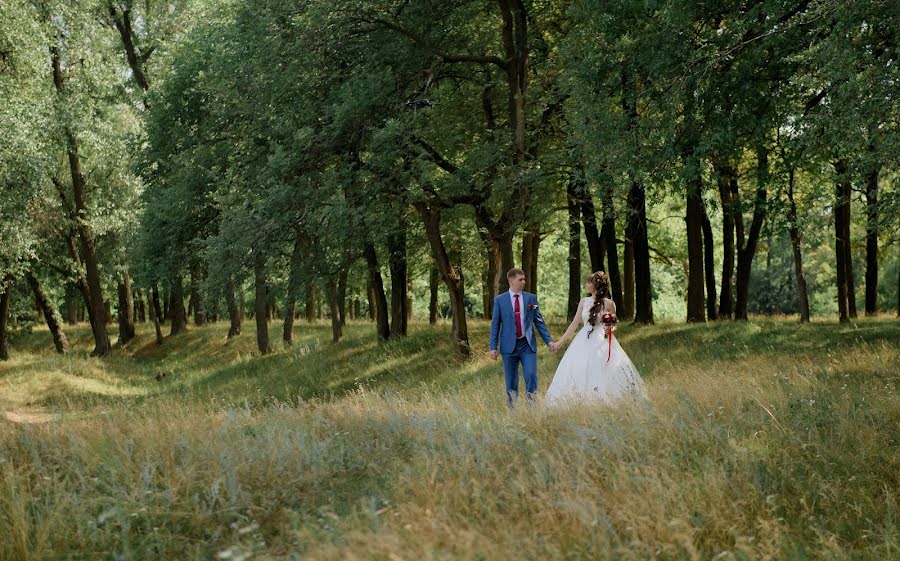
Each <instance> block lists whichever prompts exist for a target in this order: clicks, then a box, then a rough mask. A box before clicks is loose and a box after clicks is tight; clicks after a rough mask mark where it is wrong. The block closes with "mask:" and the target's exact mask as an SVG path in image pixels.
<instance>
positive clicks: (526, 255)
mask: <svg viewBox="0 0 900 561" xmlns="http://www.w3.org/2000/svg"><path fill="white" fill-rule="evenodd" d="M540 246H541V233H540V225H538V224H533V225H532V226H531V227H530V228H529V229H528V231H526V232H525V234H524V236H523V237H522V270H523V271H525V291H526V292H531V293H533V294H537V286H538V285H537V281H538V251H539V250H540ZM491 305H493V303H492V304H491Z"/></svg>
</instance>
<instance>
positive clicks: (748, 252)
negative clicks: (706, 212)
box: [731, 147, 769, 320]
mask: <svg viewBox="0 0 900 561" xmlns="http://www.w3.org/2000/svg"><path fill="white" fill-rule="evenodd" d="M768 155H769V153H768V150H767V149H766V148H765V147H759V148H757V177H756V199H755V201H754V203H753V220H752V222H751V223H750V232H749V234H748V235H747V238H746V240H745V239H744V217H743V214H742V213H741V212H740V210H738V211H737V212H736V213H735V230H736V232H737V238H738V243H737V253H738V255H737V276H736V277H735V289H736V296H737V298H736V302H735V308H734V318H735V319H739V320H746V319H747V302H748V298H749V291H750V273H751V272H752V269H753V257H754V255H756V246H757V244H758V242H759V234H760V232H761V231H762V226H763V223H764V222H765V218H766V204H767V202H766V198H767V196H768V195H767V191H766V189H767V186H768V182H769V159H768ZM733 187H734V188H733V189H732V191H731V195H732V197H731V200H732V204H734V205H740V194H739V193H738V192H737V182H734V183H733ZM738 208H739V206H738Z"/></svg>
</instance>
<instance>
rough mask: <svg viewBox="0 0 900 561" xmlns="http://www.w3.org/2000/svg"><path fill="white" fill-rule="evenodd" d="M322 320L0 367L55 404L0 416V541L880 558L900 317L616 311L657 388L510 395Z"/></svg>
mask: <svg viewBox="0 0 900 561" xmlns="http://www.w3.org/2000/svg"><path fill="white" fill-rule="evenodd" d="M326 329H327V326H324V325H322V326H314V327H312V328H305V327H304V335H303V337H302V338H301V341H300V344H299V346H298V347H295V348H294V349H291V350H281V351H279V352H278V353H276V354H275V356H273V357H265V358H259V357H253V356H252V355H251V353H250V352H249V349H250V347H252V341H251V340H249V339H250V338H249V337H245V338H244V340H242V341H238V342H232V343H228V344H225V343H224V341H223V340H222V339H221V338H220V335H221V334H220V333H219V332H218V331H219V330H221V327H218V328H208V329H198V330H194V331H193V332H192V333H190V334H188V335H186V336H185V337H183V338H180V339H176V340H171V341H167V343H166V345H164V348H163V349H153V348H152V347H146V346H145V345H146V344H147V343H148V341H149V339H146V337H148V335H147V334H146V333H144V334H142V338H145V339H142V340H141V341H139V342H138V345H135V347H134V350H132V351H120V352H119V353H118V354H117V356H114V357H113V358H112V359H110V360H109V361H106V362H103V363H97V362H96V361H91V360H90V359H88V358H87V357H86V356H83V355H82V354H81V353H83V351H82V350H79V351H77V352H76V353H74V354H73V356H71V357H55V356H52V355H49V354H45V353H44V352H42V351H41V350H40V349H38V348H37V347H38V344H37V343H36V342H35V343H34V348H33V349H32V350H30V351H29V352H28V353H24V354H22V355H20V356H18V357H16V358H15V359H14V360H16V361H18V362H14V363H13V365H4V366H0V384H2V385H3V387H4V388H5V389H3V390H0V404H5V405H3V406H4V407H6V408H7V409H11V408H12V409H15V408H18V409H16V411H20V412H21V411H22V410H29V411H31V414H53V415H55V416H56V417H57V420H54V421H52V422H45V423H12V422H4V421H2V420H0V536H4V537H3V539H0V559H16V560H19V559H21V560H30V559H70V558H71V559H106V558H116V559H211V558H219V559H292V558H302V559H385V560H396V559H410V560H418V559H472V560H476V559H517V560H518V559H535V560H543V559H600V558H602V559H635V560H638V559H720V560H726V559H798V560H799V559H892V558H893V559H896V558H900V538H898V531H897V526H898V521H897V502H898V489H900V475H898V474H900V452H898V451H900V400H898V398H897V395H898V389H900V373H898V366H897V365H898V364H900V326H898V323H897V322H896V321H895V320H890V319H886V318H882V319H877V320H867V321H866V322H863V323H861V324H860V325H859V326H857V328H844V327H839V326H837V325H833V324H818V325H813V326H808V327H805V328H803V329H800V328H798V327H797V326H795V325H794V324H792V323H790V322H788V321H768V322H766V321H760V322H752V323H749V324H714V325H706V326H683V325H676V324H664V325H660V326H655V327H651V328H645V329H641V330H630V329H628V328H626V329H624V330H623V333H622V342H623V345H624V346H625V348H626V350H627V351H628V352H629V353H630V354H631V355H632V357H633V358H634V359H635V362H636V363H637V365H638V367H639V368H640V370H641V372H642V373H643V374H644V375H645V378H646V379H647V382H648V388H649V391H650V397H651V402H652V405H650V406H644V405H638V406H625V405H623V406H621V407H618V408H606V407H602V406H590V407H579V408H571V409H567V410H547V409H544V408H542V407H537V408H532V409H529V408H520V409H519V410H518V411H517V412H516V414H515V415H509V414H507V413H506V411H505V408H504V407H503V401H502V388H501V386H500V384H501V382H500V374H499V366H498V365H497V364H496V363H493V362H490V361H489V360H487V359H485V358H483V357H479V358H476V359H474V360H472V361H469V362H467V363H464V364H460V363H454V362H453V361H447V359H446V356H447V353H448V351H449V346H448V345H447V344H446V342H445V337H446V332H445V330H444V328H437V329H432V328H428V327H427V326H417V328H416V330H415V331H414V333H413V335H412V336H411V337H410V338H409V339H408V340H406V341H401V342H397V343H390V344H387V345H382V346H375V345H372V344H371V328H370V327H369V326H363V325H359V326H351V328H350V330H349V332H350V333H349V336H348V340H347V341H345V342H344V343H342V344H341V345H339V346H338V347H337V348H336V349H331V348H330V346H329V345H327V344H321V345H319V346H316V344H315V340H316V339H317V338H318V339H320V340H322V341H324V340H326V339H325V336H326V332H325V330H326ZM474 331H475V333H474V336H473V341H474V340H476V338H483V336H484V334H485V333H484V332H485V326H483V325H477V326H476V327H475V330H474ZM39 336H40V334H36V335H35V337H39ZM42 345H43V343H41V346H42ZM303 348H306V350H301V349H303ZM432 349H434V350H432ZM540 356H541V365H540V366H541V373H542V379H541V382H542V386H543V387H546V385H547V383H549V378H550V374H551V373H552V370H553V367H554V365H555V363H556V362H557V361H558V357H557V356H553V355H550V354H549V353H542V354H541V355H540ZM23 365H24V369H23ZM67 368H68V370H67ZM167 369H168V371H171V372H173V373H174V374H172V375H171V376H172V377H174V378H175V380H172V381H163V382H157V381H156V380H155V378H154V377H153V376H154V373H157V372H160V371H167ZM76 371H77V373H76ZM25 376H28V379H27V380H26V378H25ZM73 377H74V378H79V379H80V380H76V381H73V380H71V379H70V378H73ZM16 388H19V389H18V390H16Z"/></svg>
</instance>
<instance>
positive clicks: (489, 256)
mask: <svg viewBox="0 0 900 561" xmlns="http://www.w3.org/2000/svg"><path fill="white" fill-rule="evenodd" d="M479 233H480V229H479ZM481 238H482V240H483V241H484V245H485V262H486V263H487V266H486V267H485V271H484V276H483V277H482V285H483V286H482V295H481V305H482V308H483V312H484V319H488V320H489V319H491V314H493V313H494V295H495V293H494V290H495V284H494V283H495V282H498V281H499V279H497V264H496V262H495V260H494V257H493V250H492V249H491V242H490V239H489V238H488V236H486V235H482V236H481ZM431 274H432V275H433V276H434V277H435V279H436V280H435V283H437V282H439V281H440V273H439V272H437V269H436V268H435V267H432V269H431ZM497 287H499V285H497Z"/></svg>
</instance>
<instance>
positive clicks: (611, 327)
mask: <svg viewBox="0 0 900 561" xmlns="http://www.w3.org/2000/svg"><path fill="white" fill-rule="evenodd" d="M600 321H602V322H603V326H604V327H605V328H606V339H607V341H609V345H608V349H607V351H606V362H607V363H609V358H610V357H611V356H612V344H613V331H615V330H616V322H618V321H619V320H618V318H616V314H611V313H609V312H607V313H605V314H603V315H602V316H600Z"/></svg>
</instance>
